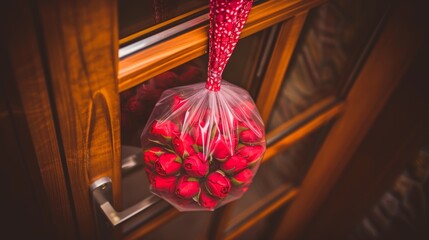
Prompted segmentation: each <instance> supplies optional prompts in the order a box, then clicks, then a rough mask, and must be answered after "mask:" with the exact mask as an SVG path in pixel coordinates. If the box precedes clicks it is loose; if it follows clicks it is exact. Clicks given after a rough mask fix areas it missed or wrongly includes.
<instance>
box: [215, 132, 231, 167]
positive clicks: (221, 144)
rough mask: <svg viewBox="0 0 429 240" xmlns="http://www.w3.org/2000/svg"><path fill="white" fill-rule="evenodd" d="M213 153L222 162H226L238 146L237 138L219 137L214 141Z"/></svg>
mask: <svg viewBox="0 0 429 240" xmlns="http://www.w3.org/2000/svg"><path fill="white" fill-rule="evenodd" d="M212 146H213V147H212V155H213V157H214V158H216V159H217V160H219V161H220V162H224V161H225V160H226V159H227V158H228V157H230V156H231V155H232V154H233V153H234V152H233V151H234V149H235V148H236V147H237V138H236V137H233V138H225V137H217V138H215V139H214V140H213V142H212Z"/></svg>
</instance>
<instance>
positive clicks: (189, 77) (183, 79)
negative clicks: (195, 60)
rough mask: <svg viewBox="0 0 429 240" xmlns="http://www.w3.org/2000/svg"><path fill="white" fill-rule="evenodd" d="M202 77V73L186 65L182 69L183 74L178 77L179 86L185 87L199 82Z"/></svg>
mask: <svg viewBox="0 0 429 240" xmlns="http://www.w3.org/2000/svg"><path fill="white" fill-rule="evenodd" d="M202 77H203V73H202V71H201V70H200V69H199V68H197V67H195V66H192V65H187V66H185V68H184V69H183V72H182V73H181V74H180V75H179V81H180V83H181V84H183V85H186V84H190V83H196V82H199V81H200V80H201V79H202Z"/></svg>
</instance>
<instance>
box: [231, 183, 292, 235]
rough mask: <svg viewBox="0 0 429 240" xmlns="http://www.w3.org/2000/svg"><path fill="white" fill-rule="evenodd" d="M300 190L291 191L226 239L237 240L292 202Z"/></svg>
mask: <svg viewBox="0 0 429 240" xmlns="http://www.w3.org/2000/svg"><path fill="white" fill-rule="evenodd" d="M298 191H299V190H298V189H295V188H294V189H291V190H290V191H289V192H288V193H287V194H285V195H284V196H282V197H281V198H279V199H278V200H276V201H275V202H274V203H273V204H271V205H269V206H268V207H266V208H265V209H264V210H263V211H261V212H260V213H258V214H257V215H256V216H255V217H253V218H251V219H249V220H248V221H247V222H246V223H245V224H243V225H242V226H240V227H239V228H238V229H236V230H234V231H232V232H231V233H228V235H227V236H226V237H225V239H236V238H237V237H238V236H240V234H242V233H244V232H245V231H246V230H247V229H249V228H251V227H252V226H254V225H255V224H256V223H258V222H259V221H261V220H262V219H263V218H265V217H266V216H268V215H270V214H272V213H273V212H275V211H276V210H277V209H279V208H280V207H282V206H284V205H285V204H286V203H288V202H290V201H292V200H293V199H294V198H295V196H296V195H297V194H298Z"/></svg>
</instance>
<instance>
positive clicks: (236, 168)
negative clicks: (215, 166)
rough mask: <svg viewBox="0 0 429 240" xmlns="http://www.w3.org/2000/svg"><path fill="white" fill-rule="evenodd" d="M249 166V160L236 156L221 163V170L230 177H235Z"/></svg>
mask: <svg viewBox="0 0 429 240" xmlns="http://www.w3.org/2000/svg"><path fill="white" fill-rule="evenodd" d="M248 165H249V164H248V163H247V159H245V158H244V157H242V156H240V155H234V156H232V157H230V158H228V159H227V160H226V161H225V162H223V163H221V164H220V169H222V170H223V171H224V172H226V173H227V174H228V175H233V174H236V173H238V172H240V171H242V170H243V169H245V168H247V166H248Z"/></svg>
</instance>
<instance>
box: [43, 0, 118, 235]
mask: <svg viewBox="0 0 429 240" xmlns="http://www.w3.org/2000/svg"><path fill="white" fill-rule="evenodd" d="M39 12H40V17H41V22H42V30H43V34H44V45H45V48H46V58H47V61H48V66H49V74H50V76H49V77H50V81H51V84H52V91H53V95H54V101H55V107H56V111H57V114H58V115H57V117H58V123H59V128H60V131H61V142H62V144H63V151H64V154H65V158H66V159H65V160H66V165H67V171H68V175H69V178H70V179H69V181H70V185H71V190H72V193H73V201H74V205H75V211H76V217H77V221H78V228H79V233H80V237H81V238H83V239H94V238H95V234H96V232H95V229H96V228H95V226H94V221H93V214H92V207H91V200H90V197H89V193H88V191H89V190H88V189H89V185H90V184H91V183H92V182H93V181H94V180H96V179H97V178H99V177H101V176H109V177H110V178H111V179H112V183H113V191H114V203H115V205H116V207H117V208H118V201H119V199H120V196H121V194H120V185H121V183H120V181H121V179H120V165H121V160H120V133H119V95H118V87H117V86H118V85H117V65H118V57H117V52H118V33H117V31H118V29H117V3H116V1H103V0H91V1H86V0H78V1H60V0H39Z"/></svg>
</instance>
